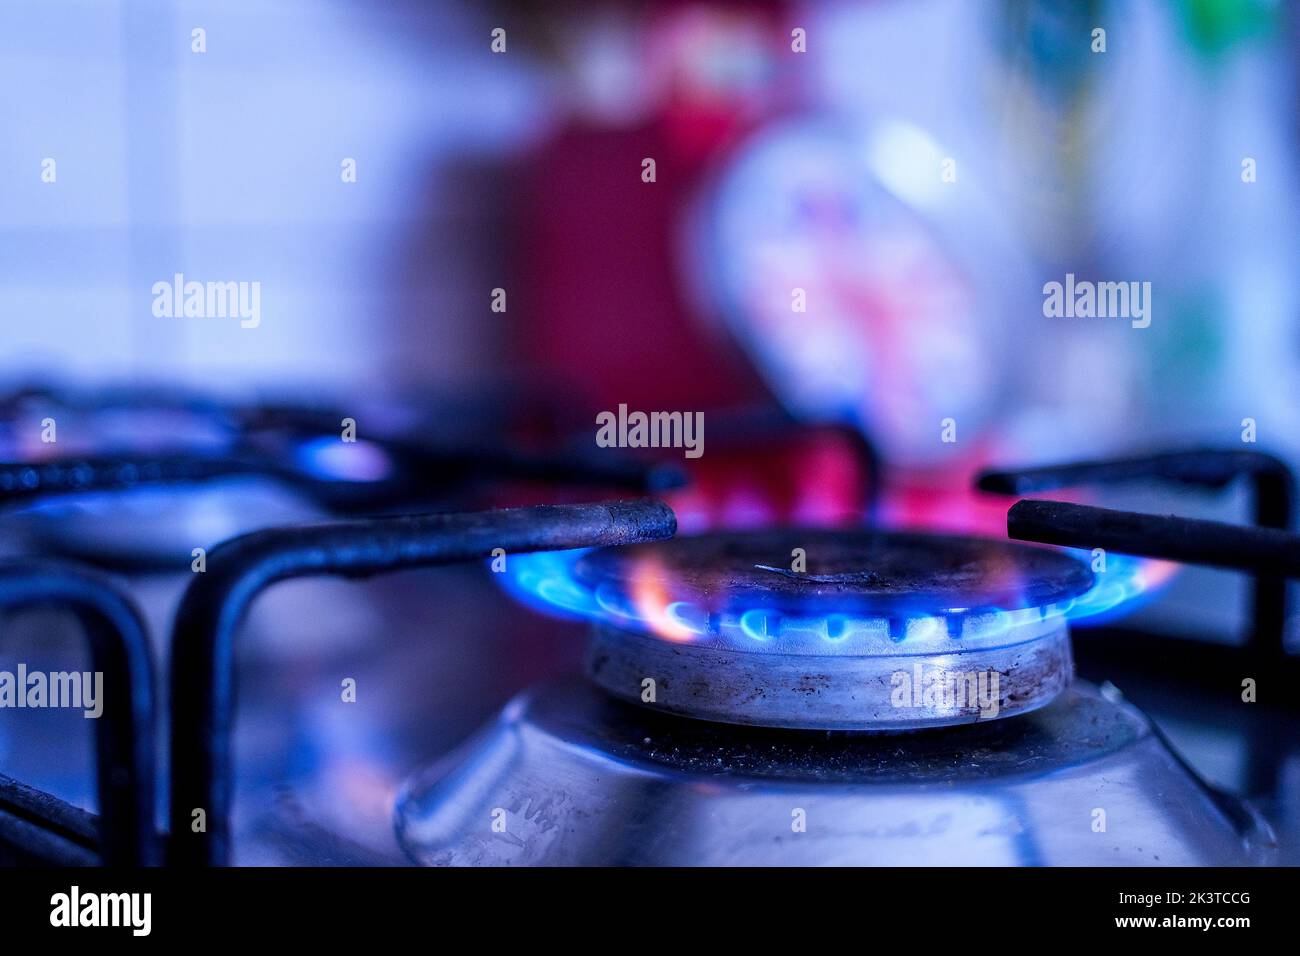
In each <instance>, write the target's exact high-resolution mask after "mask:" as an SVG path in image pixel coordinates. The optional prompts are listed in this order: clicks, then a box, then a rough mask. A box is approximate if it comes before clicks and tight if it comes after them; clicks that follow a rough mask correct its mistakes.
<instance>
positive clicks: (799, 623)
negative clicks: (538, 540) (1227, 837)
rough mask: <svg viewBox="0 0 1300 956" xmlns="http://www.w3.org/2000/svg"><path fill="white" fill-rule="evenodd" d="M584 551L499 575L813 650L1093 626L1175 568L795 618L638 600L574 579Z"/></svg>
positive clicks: (720, 635) (929, 643)
mask: <svg viewBox="0 0 1300 956" xmlns="http://www.w3.org/2000/svg"><path fill="white" fill-rule="evenodd" d="M585 553H586V550H582V549H579V550H574V551H550V552H539V553H534V554H520V555H512V556H510V558H509V560H508V562H507V567H506V569H505V572H504V573H503V574H501V575H498V577H500V578H501V579H502V580H503V583H504V586H505V587H506V589H507V590H508V591H509V592H510V593H511V594H512V595H514V596H515V597H516V598H517V599H518V600H520V601H522V602H523V603H525V604H527V605H529V606H531V607H534V608H537V609H538V610H541V611H543V612H545V613H547V614H551V615H554V616H558V617H563V618H568V619H572V620H595V621H604V622H607V623H610V624H613V625H615V626H618V627H622V628H626V629H628V630H632V631H639V632H644V633H647V634H659V635H660V636H662V637H664V638H665V639H669V640H676V641H686V642H696V641H709V642H716V643H721V644H726V645H730V646H733V647H737V648H738V649H747V650H753V651H772V652H778V653H816V654H841V653H843V654H862V653H892V654H898V653H905V654H906V653H916V654H930V653H940V652H944V651H950V650H951V648H952V642H953V641H954V640H956V641H960V642H961V643H962V644H963V645H971V644H974V643H979V644H981V645H989V644H997V643H998V642H1000V641H1006V642H1009V643H1014V642H1017V641H1019V640H1023V639H1032V638H1033V637H1035V636H1038V635H1040V634H1043V633H1045V632H1047V631H1049V630H1053V629H1055V628H1057V627H1059V626H1060V624H1061V623H1062V622H1064V621H1087V623H1088V624H1097V623H1101V622H1103V621H1107V620H1113V619H1115V618H1118V617H1120V616H1122V615H1124V614H1127V613H1129V612H1130V611H1132V610H1134V609H1135V608H1136V607H1138V606H1140V604H1141V603H1142V601H1141V600H1140V598H1142V597H1143V596H1149V595H1151V594H1153V593H1154V592H1155V590H1156V589H1157V588H1158V586H1159V585H1160V584H1162V583H1163V582H1164V581H1165V580H1167V579H1168V578H1169V577H1170V575H1171V574H1172V571H1173V568H1174V566H1173V565H1170V564H1168V563H1166V562H1161V561H1151V560H1148V559H1145V558H1136V557H1131V556H1129V555H1115V554H1110V555H1107V556H1106V566H1105V569H1104V570H1101V569H1098V570H1097V571H1096V573H1095V581H1094V583H1093V585H1092V587H1091V588H1089V589H1088V590H1087V591H1085V592H1084V593H1083V594H1081V595H1079V596H1078V597H1076V598H1071V599H1068V600H1065V601H1061V602H1058V603H1053V604H1048V605H1045V606H1041V607H1024V608H944V609H942V610H932V611H928V612H927V611H923V610H921V609H917V611H915V612H909V613H908V614H907V616H906V617H902V618H900V617H897V616H893V617H886V616H879V617H873V616H870V615H868V614H847V613H836V614H829V615H816V616H812V615H809V616H802V617H800V616H795V615H790V614H783V613H782V612H780V611H778V610H776V609H773V608H768V607H750V608H744V609H741V610H733V611H725V612H717V611H710V610H708V609H706V608H703V607H700V606H698V605H696V604H693V603H691V602H690V601H683V600H667V599H665V600H664V601H663V602H662V604H660V605H658V606H646V605H644V604H640V605H639V604H638V601H637V599H636V597H635V596H634V595H632V594H628V593H624V592H623V591H622V590H621V589H620V588H618V587H615V586H613V585H611V584H610V583H609V582H603V583H601V584H600V585H598V586H597V587H595V588H593V587H591V586H589V585H587V584H585V583H584V582H582V581H581V580H579V578H578V577H577V576H576V575H575V574H574V565H575V564H576V562H577V561H578V559H579V558H581V557H582V555H583V554H585ZM1071 553H1073V554H1074V555H1075V556H1076V557H1078V558H1079V560H1081V561H1084V562H1089V561H1090V560H1091V555H1090V554H1089V553H1088V552H1085V551H1071Z"/></svg>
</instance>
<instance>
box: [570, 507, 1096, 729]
mask: <svg viewBox="0 0 1300 956" xmlns="http://www.w3.org/2000/svg"><path fill="white" fill-rule="evenodd" d="M572 578H573V582H574V585H575V587H577V588H581V589H585V590H586V591H587V592H588V593H589V594H590V595H591V597H592V600H593V601H594V603H595V605H596V607H597V608H599V609H600V611H601V612H602V613H600V614H598V615H596V618H597V619H596V623H595V627H594V628H593V635H592V640H591V645H590V650H589V653H588V656H587V669H588V674H589V676H590V677H591V678H592V679H593V680H594V681H595V682H596V683H597V684H599V685H600V686H601V687H603V688H604V689H605V690H607V691H608V692H610V693H611V694H613V695H615V696H617V697H621V698H623V699H626V700H630V701H635V702H641V703H645V704H648V705H651V706H654V707H656V708H659V709H663V710H667V711H670V712H672V713H677V714H683V715H686V716H690V717H698V718H703V719H707V720H715V721H721V722H725V723H738V724H759V725H763V726H768V727H790V728H815V729H824V730H897V729H909V728H913V727H920V726H930V725H943V724H959V723H968V722H972V721H976V720H990V719H994V718H997V717H1003V716H1008V715H1010V714H1015V713H1020V712H1023V711H1028V710H1033V709H1034V708H1037V707H1041V706H1043V705H1044V704H1046V703H1047V702H1048V701H1050V700H1051V699H1052V698H1053V697H1055V696H1056V695H1057V694H1058V693H1060V691H1061V690H1062V689H1063V688H1064V687H1065V686H1066V684H1067V683H1068V682H1069V680H1070V674H1071V660H1070V645H1069V631H1068V627H1067V624H1066V617H1065V613H1064V611H1065V609H1066V608H1068V607H1069V606H1070V604H1071V603H1072V602H1073V601H1075V600H1077V599H1078V598H1079V597H1081V596H1082V595H1084V594H1086V593H1087V592H1088V590H1089V589H1090V588H1091V587H1092V585H1093V574H1092V572H1091V571H1090V570H1088V567H1087V566H1086V565H1084V564H1083V563H1081V562H1080V561H1078V560H1076V559H1074V558H1073V557H1071V556H1069V555H1067V554H1063V553H1059V552H1053V551H1048V550H1045V549H1041V548H1033V547H1024V546H1018V545H1013V544H1009V543H1005V542H997V541H987V540H980V539H977V538H962V537H949V536H939V535H924V534H901V533H884V532H868V531H852V532H844V531H824V530H818V531H812V530H806V531H804V530H798V529H795V530H781V531H775V532H750V533H741V534H720V535H707V536H702V537H696V538H679V539H676V540H672V541H665V542H657V543H654V544H647V545H639V546H634V547H630V548H623V549H617V550H613V549H611V550H602V551H595V552H591V553H588V554H586V555H584V556H583V557H581V558H579V559H578V560H577V561H576V562H575V564H574V566H573V571H572Z"/></svg>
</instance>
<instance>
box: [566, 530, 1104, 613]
mask: <svg viewBox="0 0 1300 956" xmlns="http://www.w3.org/2000/svg"><path fill="white" fill-rule="evenodd" d="M799 553H801V554H802V557H803V563H802V564H799V563H798V562H797V557H798V554H799ZM796 568H798V570H796ZM575 574H576V576H577V578H578V580H579V581H581V582H583V583H584V584H586V585H588V586H590V587H593V588H599V587H601V586H608V585H613V586H615V587H618V588H621V589H624V590H630V589H631V587H632V586H634V585H635V584H638V583H641V584H644V583H646V582H647V581H648V582H651V583H653V584H654V585H655V586H657V587H661V588H663V589H664V590H665V591H667V592H668V593H669V594H671V595H673V596H674V597H675V598H676V599H678V600H683V601H690V602H692V603H694V604H697V605H699V606H701V607H704V608H706V609H707V610H709V611H726V610H732V609H735V608H738V607H742V606H744V607H755V606H762V607H765V608H770V609H772V610H774V611H782V612H788V613H801V614H809V613H817V612H823V613H847V612H852V611H859V612H861V611H866V612H875V613H879V614H894V613H901V614H906V613H944V612H951V611H969V610H976V609H981V610H982V609H998V610H1015V609H1019V608H1029V607H1043V606H1046V605H1050V604H1056V603H1059V602H1061V601H1066V600H1069V599H1071V598H1074V597H1078V596H1079V595H1081V594H1083V593H1084V592H1085V591H1087V590H1088V588H1089V587H1091V586H1092V583H1093V576H1092V572H1091V571H1089V570H1088V568H1087V566H1086V565H1084V564H1083V563H1082V562H1080V561H1078V560H1076V559H1074V558H1072V557H1070V556H1069V555H1067V554H1063V553H1061V552H1059V551H1049V550H1047V549H1045V548H1037V547H1032V546H1029V545H1022V544H1014V543H1012V542H1008V541H994V540H989V539H983V538H972V537H960V536H956V535H934V534H919V533H916V534H908V533H896V532H881V531H859V530H852V531H833V530H825V529H818V530H806V531H800V530H780V531H757V532H740V533H732V534H716V535H703V536H700V537H682V538H673V539H670V540H667V541H656V542H651V543H647V544H638V545H632V546H630V547H625V548H605V549H601V550H598V551H593V552H591V553H589V554H587V555H584V556H583V557H582V558H581V559H580V560H579V561H578V562H577V565H576V567H575Z"/></svg>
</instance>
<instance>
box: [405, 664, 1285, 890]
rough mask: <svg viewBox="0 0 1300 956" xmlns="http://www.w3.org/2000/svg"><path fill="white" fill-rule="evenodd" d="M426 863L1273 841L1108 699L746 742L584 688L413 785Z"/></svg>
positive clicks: (520, 717)
mask: <svg viewBox="0 0 1300 956" xmlns="http://www.w3.org/2000/svg"><path fill="white" fill-rule="evenodd" d="M397 826H398V832H399V837H400V839H401V842H402V845H403V846H404V847H405V849H406V850H407V852H408V853H409V854H410V855H411V857H412V858H413V859H415V860H416V861H418V862H421V863H425V864H431V865H512V864H513V865H588V864H601V865H604V864H637V865H728V866H731V865H813V864H819V865H824V864H844V865H920V864H945V865H1053V864H1062V865H1242V864H1250V863H1260V862H1267V861H1268V860H1270V859H1271V857H1272V852H1273V851H1272V844H1273V842H1274V841H1273V836H1272V834H1271V832H1270V830H1269V828H1268V826H1267V825H1266V824H1264V823H1263V822H1262V821H1261V820H1260V819H1259V818H1258V817H1257V816H1256V815H1254V814H1253V813H1251V812H1250V811H1248V810H1247V809H1246V808H1245V807H1244V806H1243V805H1242V804H1240V803H1238V802H1236V801H1233V800H1231V799H1227V798H1224V797H1223V796H1221V795H1219V794H1216V793H1214V792H1212V791H1210V790H1209V789H1208V788H1207V787H1205V786H1204V785H1203V784H1201V783H1200V782H1199V781H1198V780H1197V779H1196V777H1195V776H1194V775H1193V774H1192V773H1191V772H1190V771H1189V770H1188V768H1187V767H1186V766H1185V765H1184V764H1183V763H1182V762H1181V761H1180V760H1179V759H1178V758H1177V757H1176V756H1175V755H1174V754H1173V752H1172V751H1171V750H1170V749H1169V748H1168V747H1167V746H1166V745H1165V743H1164V742H1163V740H1162V739H1161V738H1160V736H1159V735H1158V734H1157V733H1155V732H1154V731H1153V729H1152V727H1151V725H1150V724H1149V723H1148V721H1147V720H1146V719H1145V718H1143V717H1142V715H1141V714H1140V713H1138V712H1137V711H1135V710H1134V709H1133V708H1132V707H1130V706H1129V705H1127V704H1126V703H1124V702H1123V701H1122V700H1121V699H1120V698H1119V697H1118V695H1117V694H1115V693H1114V692H1113V691H1112V692H1110V693H1109V694H1103V693H1101V692H1099V691H1098V690H1097V689H1095V688H1094V687H1092V686H1090V685H1086V684H1078V685H1075V686H1074V687H1072V688H1071V689H1069V690H1068V691H1067V692H1066V693H1064V694H1063V695H1062V696H1061V697H1060V698H1058V699H1057V700H1056V701H1055V702H1054V703H1052V704H1051V705H1049V706H1047V707H1045V708H1043V709H1041V710H1039V711H1036V712H1034V713H1032V714H1027V715H1024V716H1020V717H1017V718H1015V719H1012V720H1006V721H998V722H994V723H990V724H981V725H977V726H973V727H963V728H951V729H946V730H929V731H917V732H913V733H909V734H902V735H878V734H844V733H821V734H816V733H808V732H799V731H774V730H763V729H753V728H747V729H740V728H734V727H725V726H722V725H715V724H709V723H706V722H701V721H691V720H683V719H680V718H675V717H672V716H668V715H664V714H659V713H655V712H652V711H649V710H647V709H645V708H637V707H632V706H629V705H626V704H622V703H620V702H617V701H613V700H611V699H609V698H608V697H607V696H606V695H604V694H601V693H600V692H599V691H597V690H595V689H593V688H591V687H590V686H588V685H585V684H583V683H581V682H577V681H567V682H561V683H557V684H552V685H549V686H547V687H545V688H542V689H540V690H537V691H535V692H530V693H527V694H525V695H523V696H521V697H519V698H517V699H516V700H515V701H513V702H512V703H511V704H510V705H509V706H507V707H506V709H505V710H504V711H503V713H502V714H501V716H500V717H499V718H498V719H497V720H496V721H495V722H494V723H493V724H492V725H491V726H489V727H488V728H487V729H485V730H484V731H483V732H482V733H480V734H479V735H478V736H477V737H476V738H475V739H474V740H472V741H471V742H470V743H468V744H467V745H466V746H465V747H463V748H461V749H460V750H459V751H458V752H457V753H456V754H455V755H453V756H452V757H451V758H449V759H448V760H447V761H444V762H443V763H442V764H440V765H438V766H436V767H434V768H432V769H431V770H429V771H426V772H425V773H423V774H421V775H419V776H417V777H416V778H414V779H413V780H412V781H411V783H409V784H408V786H407V788H406V790H405V792H404V794H403V796H402V797H401V798H400V800H399V802H398V810H397Z"/></svg>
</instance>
